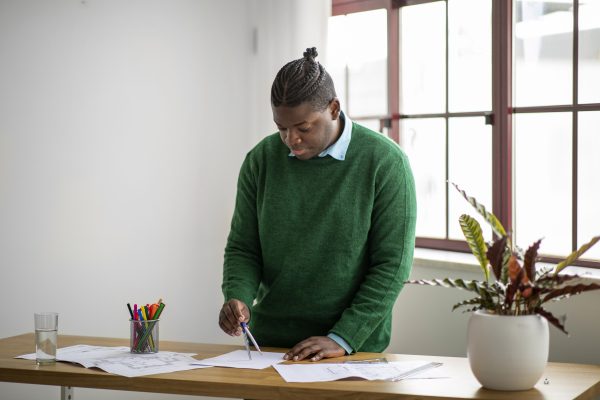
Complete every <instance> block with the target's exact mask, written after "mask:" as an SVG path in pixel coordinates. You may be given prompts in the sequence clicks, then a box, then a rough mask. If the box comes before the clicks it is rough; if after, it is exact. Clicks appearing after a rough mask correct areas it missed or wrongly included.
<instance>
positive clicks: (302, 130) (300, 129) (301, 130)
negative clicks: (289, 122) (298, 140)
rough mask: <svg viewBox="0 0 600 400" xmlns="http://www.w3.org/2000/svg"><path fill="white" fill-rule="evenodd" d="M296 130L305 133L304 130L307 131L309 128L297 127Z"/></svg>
mask: <svg viewBox="0 0 600 400" xmlns="http://www.w3.org/2000/svg"><path fill="white" fill-rule="evenodd" d="M298 130H299V131H300V132H302V133H306V132H308V131H309V130H310V129H308V128H298Z"/></svg>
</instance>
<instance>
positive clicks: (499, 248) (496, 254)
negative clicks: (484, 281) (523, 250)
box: [486, 236, 506, 281]
mask: <svg viewBox="0 0 600 400" xmlns="http://www.w3.org/2000/svg"><path fill="white" fill-rule="evenodd" d="M505 248H506V236H502V237H501V238H500V239H498V240H496V241H495V242H494V243H493V244H492V246H491V247H490V248H488V251H487V253H486V256H487V259H488V260H489V261H490V265H491V266H492V271H493V272H494V276H495V277H496V280H498V281H499V280H500V279H501V277H502V265H503V264H504V263H503V259H504V249H505Z"/></svg>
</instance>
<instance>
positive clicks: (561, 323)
mask: <svg viewBox="0 0 600 400" xmlns="http://www.w3.org/2000/svg"><path fill="white" fill-rule="evenodd" d="M534 311H535V312H536V313H537V314H539V315H541V316H542V317H544V318H546V319H547V320H548V322H550V323H551V324H552V325H554V326H555V327H557V328H558V329H560V330H561V331H563V332H564V333H565V334H567V335H568V334H569V332H567V331H566V330H565V320H566V319H567V317H566V316H565V315H563V316H562V317H560V318H556V317H555V316H554V315H552V313H551V312H549V311H548V310H545V309H543V308H542V307H538V308H536V309H535V310H534Z"/></svg>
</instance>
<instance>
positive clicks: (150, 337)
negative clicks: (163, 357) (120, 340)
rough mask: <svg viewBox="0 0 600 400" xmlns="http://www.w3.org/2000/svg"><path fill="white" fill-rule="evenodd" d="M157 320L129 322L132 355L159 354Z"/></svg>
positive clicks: (132, 320) (131, 320)
mask: <svg viewBox="0 0 600 400" xmlns="http://www.w3.org/2000/svg"><path fill="white" fill-rule="evenodd" d="M158 322H159V320H157V319H151V320H148V321H145V320H134V319H130V320H129V327H130V328H129V347H130V349H131V352H132V353H141V354H143V353H158Z"/></svg>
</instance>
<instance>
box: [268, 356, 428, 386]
mask: <svg viewBox="0 0 600 400" xmlns="http://www.w3.org/2000/svg"><path fill="white" fill-rule="evenodd" d="M433 364H434V363H430V362H428V361H391V362H388V363H381V364H348V363H346V364H333V363H315V364H284V365H274V366H273V368H275V369H276V370H277V372H279V375H281V377H282V378H283V379H284V380H285V381H286V382H326V381H336V380H338V379H345V378H362V379H366V380H370V381H371V380H399V379H402V378H404V377H407V376H410V374H411V373H414V372H415V371H421V370H424V369H427V368H429V367H431V368H433V367H434V365H433ZM438 365H439V364H438Z"/></svg>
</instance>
